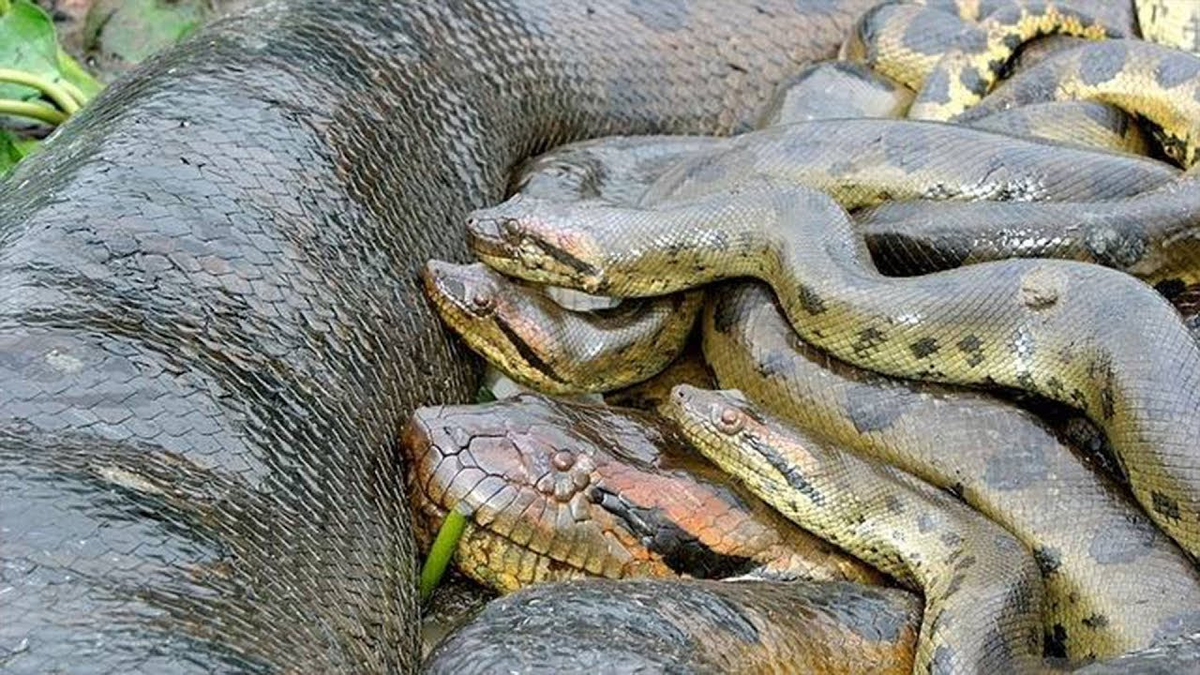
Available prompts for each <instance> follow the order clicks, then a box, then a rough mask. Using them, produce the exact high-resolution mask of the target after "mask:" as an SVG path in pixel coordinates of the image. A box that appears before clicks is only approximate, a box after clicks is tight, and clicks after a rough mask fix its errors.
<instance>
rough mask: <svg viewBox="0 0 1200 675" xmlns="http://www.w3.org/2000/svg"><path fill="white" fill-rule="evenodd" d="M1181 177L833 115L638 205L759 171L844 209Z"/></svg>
mask: <svg viewBox="0 0 1200 675" xmlns="http://www.w3.org/2000/svg"><path fill="white" fill-rule="evenodd" d="M1179 175H1180V174H1179V172H1178V171H1177V170H1175V169H1172V168H1171V167H1169V166H1168V165H1166V164H1164V163H1162V162H1157V161H1154V160H1151V159H1147V158H1143V157H1134V156H1129V155H1118V154H1116V153H1110V152H1101V151H1097V150H1083V149H1079V148H1074V147H1069V146H1065V145H1062V144H1061V143H1050V142H1047V141H1042V140H1036V139H1024V138H1014V137H1013V136H1009V135H1006V134H999V133H995V132H991V131H986V130H983V129H975V128H971V127H966V126H961V125H956V124H941V123H937V122H918V121H913V120H890V119H841V120H838V119H831V120H814V121H811V122H803V123H799V124H791V125H785V126H778V127H772V128H770V129H763V130H760V131H754V132H751V133H747V134H741V135H739V136H736V137H734V138H730V139H728V140H726V141H725V142H724V148H722V149H721V150H719V151H717V152H711V153H707V154H705V155H703V156H701V157H698V158H695V159H688V160H685V161H683V162H681V163H680V164H678V165H676V166H674V167H672V168H671V169H670V170H668V171H667V172H665V173H664V174H663V176H662V177H661V178H660V179H659V180H658V181H656V182H655V183H654V185H653V186H651V188H650V189H649V190H648V191H647V192H646V193H645V195H643V197H642V200H641V202H640V203H641V204H642V205H643V206H656V205H661V204H663V203H667V202H673V203H681V202H688V201H692V200H695V199H697V198H700V197H703V196H705V195H707V194H710V193H712V192H714V191H717V190H721V189H723V188H727V187H729V186H730V184H731V183H734V182H736V181H737V180H739V179H742V178H753V177H757V176H769V177H771V178H774V179H776V180H778V181H784V182H787V183H788V184H793V185H803V186H806V187H810V188H815V189H819V190H821V191H823V192H826V193H828V194H829V195H830V196H832V197H833V198H834V199H835V200H836V201H837V202H838V203H839V204H841V205H842V207H843V208H846V209H857V208H861V207H865V206H873V205H875V204H879V203H881V202H884V201H886V200H889V199H892V200H901V201H902V200H909V199H936V200H955V201H975V200H995V201H1036V202H1042V201H1051V200H1072V201H1087V200H1119V199H1121V198H1129V197H1133V196H1134V195H1137V194H1139V193H1142V192H1145V191H1147V190H1151V189H1154V188H1157V187H1160V186H1163V185H1166V184H1168V183H1171V182H1173V181H1175V180H1176V179H1177V178H1178V176H1179Z"/></svg>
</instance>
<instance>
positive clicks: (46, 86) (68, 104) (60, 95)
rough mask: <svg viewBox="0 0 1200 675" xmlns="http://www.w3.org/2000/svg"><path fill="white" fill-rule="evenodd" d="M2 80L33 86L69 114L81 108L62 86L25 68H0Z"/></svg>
mask: <svg viewBox="0 0 1200 675" xmlns="http://www.w3.org/2000/svg"><path fill="white" fill-rule="evenodd" d="M0 82H11V83H12V84H22V85H25V86H26V87H33V88H34V89H37V90H38V91H40V92H42V93H43V94H45V95H46V98H48V99H50V100H51V101H54V104H55V105H57V106H58V107H59V108H60V109H61V110H62V111H63V112H65V113H66V114H68V115H71V114H73V113H74V112H75V111H76V110H79V104H78V103H76V102H75V98H74V97H72V96H71V95H70V94H69V93H67V92H66V91H65V90H64V89H63V88H62V87H60V86H58V85H57V84H54V83H53V82H51V81H50V80H47V79H46V78H44V77H39V76H37V75H34V74H33V73H27V72H25V71H23V70H13V69H11V68H0Z"/></svg>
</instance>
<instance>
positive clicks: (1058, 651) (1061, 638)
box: [1043, 623, 1067, 659]
mask: <svg viewBox="0 0 1200 675" xmlns="http://www.w3.org/2000/svg"><path fill="white" fill-rule="evenodd" d="M1043 645H1044V649H1045V653H1046V656H1048V657H1050V658H1054V659H1065V658H1067V629H1066V628H1065V627H1063V625H1062V624H1061V623H1056V624H1054V626H1053V627H1052V628H1051V629H1050V630H1049V631H1047V632H1046V638H1045V641H1044V642H1043Z"/></svg>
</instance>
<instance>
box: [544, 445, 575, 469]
mask: <svg viewBox="0 0 1200 675" xmlns="http://www.w3.org/2000/svg"><path fill="white" fill-rule="evenodd" d="M550 464H551V465H552V466H553V467H554V468H555V469H557V470H559V471H570V470H571V467H573V466H575V455H574V454H573V453H571V452H570V451H568V450H560V451H558V452H556V453H554V457H552V458H551V459H550Z"/></svg>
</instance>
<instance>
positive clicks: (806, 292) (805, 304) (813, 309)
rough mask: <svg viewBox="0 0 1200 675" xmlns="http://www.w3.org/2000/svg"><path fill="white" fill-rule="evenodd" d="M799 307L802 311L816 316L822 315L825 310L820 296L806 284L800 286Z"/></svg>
mask: <svg viewBox="0 0 1200 675" xmlns="http://www.w3.org/2000/svg"><path fill="white" fill-rule="evenodd" d="M800 307H801V308H802V309H804V311H806V312H808V313H809V314H812V315H813V316H816V315H818V314H824V313H825V311H826V309H828V308H827V307H826V306H825V301H824V300H822V299H821V296H820V295H819V294H818V293H817V292H816V291H814V290H813V289H812V288H810V287H809V286H808V284H803V283H802V284H800Z"/></svg>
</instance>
